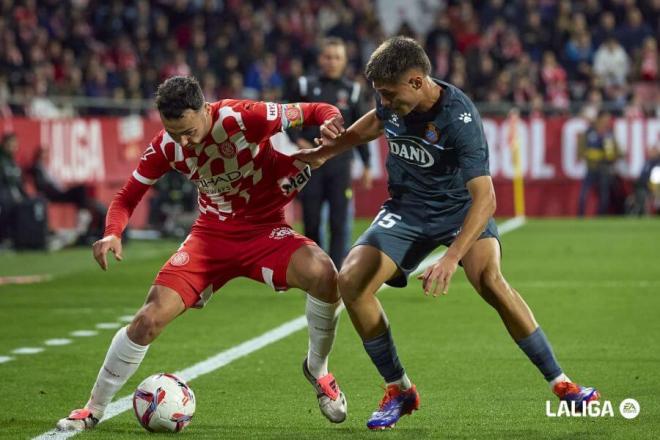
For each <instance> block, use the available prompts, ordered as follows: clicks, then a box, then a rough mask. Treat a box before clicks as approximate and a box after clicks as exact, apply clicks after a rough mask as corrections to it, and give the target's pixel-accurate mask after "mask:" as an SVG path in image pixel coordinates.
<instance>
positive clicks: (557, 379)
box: [548, 373, 571, 389]
mask: <svg viewBox="0 0 660 440" xmlns="http://www.w3.org/2000/svg"><path fill="white" fill-rule="evenodd" d="M570 381H571V379H569V378H568V376H566V375H565V374H564V373H561V374H560V375H559V376H557V377H555V378H554V379H552V380H551V381H550V382H548V384H549V385H550V389H554V388H555V385H557V384H558V383H559V382H570Z"/></svg>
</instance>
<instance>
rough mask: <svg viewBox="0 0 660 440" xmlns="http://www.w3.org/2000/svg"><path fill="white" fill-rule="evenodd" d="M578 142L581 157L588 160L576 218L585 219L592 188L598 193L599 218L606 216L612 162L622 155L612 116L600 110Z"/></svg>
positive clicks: (612, 179)
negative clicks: (583, 217)
mask: <svg viewBox="0 0 660 440" xmlns="http://www.w3.org/2000/svg"><path fill="white" fill-rule="evenodd" d="M578 142H579V151H580V156H581V157H582V158H584V159H585V160H586V161H587V174H586V176H585V177H584V180H583V181H582V188H580V200H579V202H578V215H579V216H580V217H582V216H584V211H585V208H586V204H587V196H588V195H589V191H590V190H591V188H592V187H594V186H595V187H596V188H597V190H598V215H605V214H607V212H608V209H609V207H610V191H611V190H612V184H613V182H614V163H615V162H616V160H617V159H618V158H619V157H620V156H621V153H620V151H619V148H618V146H617V143H616V140H615V139H614V131H613V130H612V115H610V113H609V112H607V111H601V112H600V113H599V114H598V117H597V118H596V121H595V122H593V123H592V124H591V125H590V126H589V128H587V131H586V132H585V133H584V134H583V135H581V136H580V138H579V140H578Z"/></svg>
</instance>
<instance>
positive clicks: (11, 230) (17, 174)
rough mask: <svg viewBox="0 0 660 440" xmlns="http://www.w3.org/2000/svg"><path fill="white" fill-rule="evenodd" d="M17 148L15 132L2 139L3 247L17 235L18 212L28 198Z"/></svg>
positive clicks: (0, 197)
mask: <svg viewBox="0 0 660 440" xmlns="http://www.w3.org/2000/svg"><path fill="white" fill-rule="evenodd" d="M17 150H18V140H17V138H16V135H15V134H13V133H8V134H6V135H4V136H3V137H2V138H1V139H0V246H3V247H4V246H6V242H7V240H9V239H12V238H13V237H14V235H15V232H16V228H17V226H18V225H17V218H16V212H17V209H18V206H19V205H20V204H21V203H22V202H23V201H24V200H25V199H27V194H26V192H25V188H24V187H23V179H22V174H21V169H20V168H19V167H18V165H17V164H16V161H15V159H14V155H15V154H16V151H17Z"/></svg>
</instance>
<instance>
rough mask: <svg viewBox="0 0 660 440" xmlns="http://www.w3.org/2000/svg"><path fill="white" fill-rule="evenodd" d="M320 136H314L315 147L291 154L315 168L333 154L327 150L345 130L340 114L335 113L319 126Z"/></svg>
mask: <svg viewBox="0 0 660 440" xmlns="http://www.w3.org/2000/svg"><path fill="white" fill-rule="evenodd" d="M319 132H320V134H319V136H320V137H317V138H314V143H315V144H316V148H309V149H304V150H300V151H297V152H295V153H294V154H293V155H292V156H293V157H295V158H296V159H298V160H302V161H303V162H307V163H308V164H309V165H310V166H311V167H312V169H317V168H319V167H320V166H321V165H323V164H324V163H325V162H326V161H327V160H328V159H330V158H331V157H332V156H333V155H334V154H333V153H332V152H329V151H328V148H332V147H333V146H335V145H336V141H337V140H338V139H339V138H340V137H341V136H342V135H343V134H344V133H345V132H346V129H345V128H344V118H342V116H341V115H335V116H333V117H332V118H330V119H327V120H326V121H325V122H323V124H321V126H320V130H319Z"/></svg>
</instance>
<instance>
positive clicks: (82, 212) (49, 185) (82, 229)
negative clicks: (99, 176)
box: [27, 147, 107, 244]
mask: <svg viewBox="0 0 660 440" xmlns="http://www.w3.org/2000/svg"><path fill="white" fill-rule="evenodd" d="M47 155H48V150H47V149H46V148H43V147H42V148H39V149H38V150H37V152H36V153H35V155H34V159H33V161H32V164H31V165H30V168H29V169H28V170H27V174H28V175H30V176H31V177H32V179H33V182H34V186H35V189H36V190H37V192H38V193H39V195H41V196H43V198H45V199H46V200H47V201H49V202H51V203H71V204H73V205H74V206H75V207H76V208H77V210H78V215H77V222H76V228H75V233H76V235H75V239H76V240H77V241H78V243H80V244H91V243H92V242H94V241H96V240H98V239H99V238H100V237H101V236H103V230H104V228H105V214H106V211H107V210H106V207H105V206H104V205H103V204H102V203H101V202H99V201H97V200H95V199H93V198H92V197H91V196H90V191H91V189H90V188H89V187H88V186H86V185H82V184H79V185H74V186H71V187H69V188H66V189H65V188H62V187H61V186H60V185H58V184H57V182H55V181H54V180H53V178H52V177H51V175H50V174H49V173H48V171H47V169H46V165H45V162H46V160H47Z"/></svg>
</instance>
